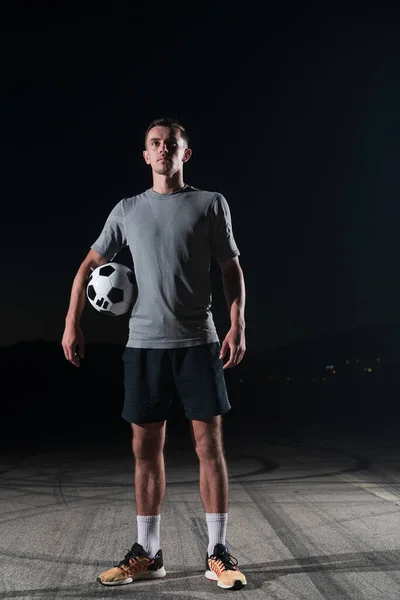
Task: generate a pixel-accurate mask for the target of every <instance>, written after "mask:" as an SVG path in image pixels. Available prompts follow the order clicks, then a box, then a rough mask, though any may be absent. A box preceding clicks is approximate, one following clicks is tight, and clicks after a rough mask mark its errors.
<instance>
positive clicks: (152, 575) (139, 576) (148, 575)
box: [96, 567, 167, 585]
mask: <svg viewBox="0 0 400 600" xmlns="http://www.w3.org/2000/svg"><path fill="white" fill-rule="evenodd" d="M166 574H167V572H166V570H165V568H164V567H162V568H161V569H158V571H146V572H144V573H136V574H135V575H134V576H133V577H127V578H126V579H122V580H121V581H115V582H114V581H102V580H101V579H100V577H97V579H96V581H97V583H101V585H127V584H128V583H133V582H134V581H139V580H143V579H158V578H159V577H165V576H166Z"/></svg>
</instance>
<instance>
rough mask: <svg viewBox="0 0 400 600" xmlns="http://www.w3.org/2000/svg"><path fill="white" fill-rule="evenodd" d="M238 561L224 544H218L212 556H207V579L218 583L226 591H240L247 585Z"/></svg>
mask: <svg viewBox="0 0 400 600" xmlns="http://www.w3.org/2000/svg"><path fill="white" fill-rule="evenodd" d="M237 564H238V561H237V560H236V558H235V557H234V556H231V555H230V554H229V552H228V548H227V547H226V546H224V544H216V545H215V547H214V552H213V554H212V555H211V556H208V554H207V555H206V572H205V576H206V577H207V579H212V580H214V581H218V585H219V587H221V588H224V589H225V590H240V589H241V588H242V587H244V586H245V585H247V581H246V577H245V576H244V575H243V573H241V572H240V571H239V569H238V567H237Z"/></svg>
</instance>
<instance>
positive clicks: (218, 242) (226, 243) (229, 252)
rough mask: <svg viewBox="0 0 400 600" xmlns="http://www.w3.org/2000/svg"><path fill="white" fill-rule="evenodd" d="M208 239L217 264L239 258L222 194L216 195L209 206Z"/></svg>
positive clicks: (228, 211) (228, 210) (229, 213)
mask: <svg viewBox="0 0 400 600" xmlns="http://www.w3.org/2000/svg"><path fill="white" fill-rule="evenodd" d="M210 238H211V253H212V255H213V256H214V257H215V258H216V260H217V261H218V262H222V261H224V260H228V259H229V258H233V257H235V256H239V254H240V252H239V249H238V247H237V245H236V242H235V239H234V237H233V232H232V219H231V212H230V209H229V205H228V203H227V201H226V199H225V198H224V196H222V194H217V196H216V198H215V199H214V201H213V203H212V205H211V212H210Z"/></svg>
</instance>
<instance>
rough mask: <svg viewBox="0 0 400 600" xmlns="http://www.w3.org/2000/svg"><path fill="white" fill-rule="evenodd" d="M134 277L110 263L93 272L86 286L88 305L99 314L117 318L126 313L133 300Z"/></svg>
mask: <svg viewBox="0 0 400 600" xmlns="http://www.w3.org/2000/svg"><path fill="white" fill-rule="evenodd" d="M134 281H135V276H134V274H133V272H132V271H131V270H130V269H129V267H126V266H125V265H122V264H120V263H116V262H110V263H107V264H105V265H101V266H100V267H97V268H96V269H94V270H93V272H92V274H91V275H90V277H89V280H88V283H87V286H86V296H87V298H88V300H89V302H90V304H91V305H92V306H93V307H94V308H95V309H96V310H97V311H98V312H100V313H102V314H104V315H109V316H111V317H118V316H119V315H124V314H125V313H127V312H128V310H129V308H130V306H131V304H132V299H133V293H134V289H135V288H134Z"/></svg>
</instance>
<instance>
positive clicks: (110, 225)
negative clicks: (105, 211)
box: [90, 200, 127, 262]
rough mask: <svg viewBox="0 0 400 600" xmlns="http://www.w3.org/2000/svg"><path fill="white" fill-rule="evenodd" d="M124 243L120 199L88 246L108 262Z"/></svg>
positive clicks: (121, 203) (121, 202) (123, 224)
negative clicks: (96, 236) (94, 239)
mask: <svg viewBox="0 0 400 600" xmlns="http://www.w3.org/2000/svg"><path fill="white" fill-rule="evenodd" d="M126 245H127V239H126V231H125V221H124V211H123V201H122V200H121V201H120V202H118V204H116V205H115V206H114V208H113V209H112V211H111V212H110V214H109V215H108V217H107V220H106V222H105V224H104V227H103V230H102V232H101V233H100V235H99V237H98V238H97V240H96V241H95V242H94V243H93V244H92V245H91V246H90V247H91V248H92V249H93V250H95V251H96V252H98V253H99V254H101V255H102V256H104V258H106V259H107V260H108V261H109V262H110V261H112V260H113V258H114V257H115V256H116V254H118V252H119V251H120V250H122V248H124V247H125V246H126Z"/></svg>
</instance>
